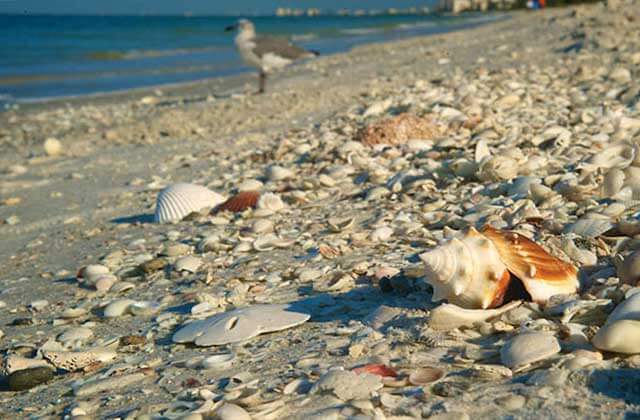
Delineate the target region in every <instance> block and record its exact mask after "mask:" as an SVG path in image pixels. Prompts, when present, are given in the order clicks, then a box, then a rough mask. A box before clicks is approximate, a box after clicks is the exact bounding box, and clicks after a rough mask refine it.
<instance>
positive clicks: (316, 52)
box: [309, 50, 320, 57]
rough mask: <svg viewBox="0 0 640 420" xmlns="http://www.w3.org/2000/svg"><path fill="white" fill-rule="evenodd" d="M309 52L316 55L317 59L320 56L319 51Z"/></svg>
mask: <svg viewBox="0 0 640 420" xmlns="http://www.w3.org/2000/svg"><path fill="white" fill-rule="evenodd" d="M309 52H310V53H311V54H313V55H315V56H316V57H317V56H319V55H320V51H318V50H309Z"/></svg>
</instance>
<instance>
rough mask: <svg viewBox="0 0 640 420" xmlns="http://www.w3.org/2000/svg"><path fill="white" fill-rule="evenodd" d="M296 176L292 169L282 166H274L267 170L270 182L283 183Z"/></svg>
mask: <svg viewBox="0 0 640 420" xmlns="http://www.w3.org/2000/svg"><path fill="white" fill-rule="evenodd" d="M294 176H295V173H294V172H293V171H292V170H291V169H287V168H283V167H282V166H278V165H272V166H270V167H269V168H268V169H267V177H268V178H269V181H282V180H285V179H289V178H293V177H294Z"/></svg>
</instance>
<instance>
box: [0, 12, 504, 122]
mask: <svg viewBox="0 0 640 420" xmlns="http://www.w3.org/2000/svg"><path fill="white" fill-rule="evenodd" d="M467 18H468V19H474V21H471V22H464V23H456V24H454V27H453V29H450V28H449V27H447V26H446V25H442V26H441V27H438V28H437V30H436V32H433V33H422V34H420V33H419V32H421V31H426V29H422V30H419V29H417V28H420V24H421V23H424V22H415V23H412V24H411V28H412V29H411V31H414V32H415V31H418V33H415V34H411V35H407V34H404V32H405V31H406V30H408V29H400V26H402V25H400V24H398V25H399V27H398V28H395V29H394V30H393V31H392V33H391V34H390V35H388V39H379V38H380V36H381V35H380V33H379V32H380V30H381V28H380V27H374V28H370V30H371V31H372V32H371V34H370V35H369V38H370V39H367V40H365V41H364V42H362V41H358V42H357V43H356V44H355V47H357V46H362V45H370V44H379V43H387V42H395V41H398V40H403V39H411V38H418V37H423V36H433V35H439V34H446V33H449V32H459V31H465V30H469V29H472V28H474V27H478V26H482V25H487V24H491V23H495V22H498V21H501V20H504V19H508V15H507V14H505V13H504V12H492V13H484V14H479V13H470V14H469V16H468V17H467ZM428 23H431V22H430V21H429V22H428ZM344 30H346V29H344ZM429 30H430V29H429ZM324 41H326V40H324ZM229 42H230V43H232V42H231V39H230V40H229ZM336 42H338V43H344V44H345V46H346V47H345V48H346V49H345V48H342V47H336V46H331V48H329V50H328V52H327V53H326V54H322V55H323V56H331V55H334V54H337V53H346V52H348V51H349V50H350V49H351V48H354V46H352V45H351V44H352V43H353V41H352V40H349V39H346V40H338V41H336ZM198 50H199V49H194V50H193V51H198ZM230 50H231V49H230ZM233 54H235V55H237V52H235V50H233ZM296 65H299V63H298V64H296ZM242 66H243V67H245V68H244V69H242V68H233V69H231V70H224V71H222V70H221V75H215V76H213V77H206V78H200V79H198V78H196V79H193V80H186V81H177V82H166V83H165V82H163V83H158V84H152V85H148V86H138V87H131V88H116V89H114V90H105V91H100V92H89V93H80V94H74V95H69V96H65V95H62V96H60V95H58V96H45V97H29V98H14V97H11V95H7V96H6V98H2V97H0V112H6V111H7V110H9V109H11V108H12V107H13V108H15V109H19V108H21V107H22V108H25V107H26V108H31V107H33V106H34V105H35V106H38V105H44V106H46V105H48V104H49V103H53V105H54V106H55V105H56V104H60V103H64V102H67V101H73V102H75V103H77V102H78V100H79V99H80V100H82V99H83V98H86V99H87V100H91V99H97V100H100V99H102V98H103V97H109V96H114V95H115V96H120V97H121V96H122V95H126V94H127V93H128V92H129V91H130V93H131V94H132V95H137V94H138V93H144V94H145V96H149V95H153V92H154V91H159V90H171V91H173V92H175V91H176V90H179V89H180V86H184V87H185V88H187V89H188V88H189V87H190V86H192V85H193V84H198V83H199V84H216V85H220V86H221V89H222V91H223V92H222V93H220V94H222V95H224V94H225V93H226V92H228V91H229V90H230V88H231V87H233V86H236V84H235V83H234V79H238V78H241V77H243V76H244V77H248V74H250V73H252V72H253V69H252V68H251V69H248V70H247V69H246V66H245V65H244V64H242ZM167 69H170V67H167ZM225 73H228V74H225ZM175 75H176V76H179V75H180V73H176V74H175ZM14 77H15V78H20V77H21V76H14ZM25 77H26V78H27V80H28V79H29V78H33V80H38V79H41V80H43V81H51V80H50V79H49V78H48V76H47V75H42V76H34V75H32V76H25ZM57 77H60V78H61V79H60V80H67V76H65V75H59V76H57ZM227 79H229V82H230V83H229V84H230V88H226V86H227V83H226V80H227ZM69 80H70V79H69Z"/></svg>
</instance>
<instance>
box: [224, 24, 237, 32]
mask: <svg viewBox="0 0 640 420" xmlns="http://www.w3.org/2000/svg"><path fill="white" fill-rule="evenodd" d="M236 29H238V24H237V23H236V24H235V25H231V26H227V27H226V28H224V31H225V32H231V31H235V30H236Z"/></svg>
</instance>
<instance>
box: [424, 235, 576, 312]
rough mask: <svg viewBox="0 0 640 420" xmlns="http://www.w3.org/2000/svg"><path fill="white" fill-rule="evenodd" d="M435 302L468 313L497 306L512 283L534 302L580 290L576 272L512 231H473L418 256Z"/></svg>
mask: <svg viewBox="0 0 640 420" xmlns="http://www.w3.org/2000/svg"><path fill="white" fill-rule="evenodd" d="M420 258H421V259H422V261H424V263H425V266H426V279H427V282H428V283H429V284H431V285H432V286H433V290H434V293H433V300H434V301H439V300H443V299H447V300H448V301H449V303H453V304H455V305H458V306H461V307H463V308H467V309H487V308H495V307H498V306H500V305H501V304H502V303H503V301H504V298H505V294H506V293H507V291H508V290H509V287H510V286H511V285H512V283H513V281H514V279H517V280H520V281H521V282H522V284H523V285H524V288H525V289H526V291H527V292H528V293H529V295H530V296H531V299H532V300H533V301H534V302H538V303H543V302H546V301H547V300H548V299H549V298H550V297H551V296H553V295H557V294H571V293H575V292H576V291H577V289H578V285H579V283H578V278H577V270H576V268H575V267H574V266H573V265H571V264H569V263H566V262H564V261H562V260H559V259H558V258H556V257H554V256H552V255H550V254H549V253H548V252H547V251H545V250H544V248H542V247H541V246H539V245H537V244H536V243H535V242H533V241H531V240H529V239H527V238H526V237H524V236H522V235H520V234H518V233H516V232H512V231H502V230H497V229H495V228H492V227H491V226H486V227H485V228H484V229H483V231H482V233H480V232H478V231H477V230H476V229H474V228H473V227H472V228H470V229H469V231H468V232H467V233H465V234H464V235H463V236H462V237H460V238H453V239H451V240H450V241H448V242H446V243H445V244H443V245H441V246H440V247H438V248H436V249H434V250H432V251H429V252H426V253H424V254H422V255H420Z"/></svg>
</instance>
